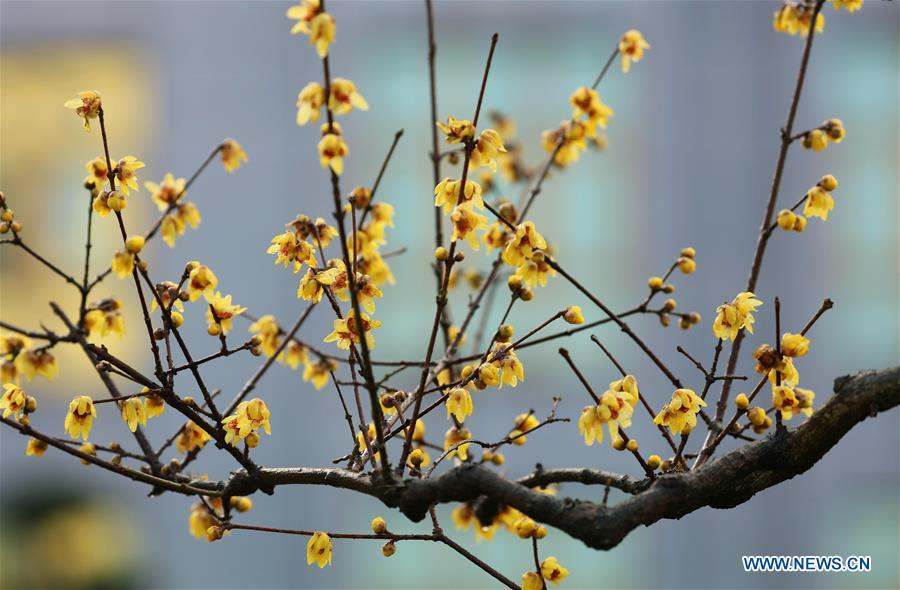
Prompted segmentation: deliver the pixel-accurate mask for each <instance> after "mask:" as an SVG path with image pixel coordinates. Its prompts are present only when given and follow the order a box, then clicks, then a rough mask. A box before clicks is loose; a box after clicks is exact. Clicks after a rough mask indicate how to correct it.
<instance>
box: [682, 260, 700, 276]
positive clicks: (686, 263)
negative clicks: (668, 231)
mask: <svg viewBox="0 0 900 590" xmlns="http://www.w3.org/2000/svg"><path fill="white" fill-rule="evenodd" d="M678 270H680V271H681V272H683V273H684V274H686V275H689V274H691V273H692V272H694V271H695V270H697V263H696V262H694V259H693V258H688V257H687V256H682V257H680V258H679V259H678Z"/></svg>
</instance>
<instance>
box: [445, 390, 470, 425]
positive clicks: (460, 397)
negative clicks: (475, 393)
mask: <svg viewBox="0 0 900 590" xmlns="http://www.w3.org/2000/svg"><path fill="white" fill-rule="evenodd" d="M446 406H447V419H448V420H449V419H450V416H455V417H456V420H457V421H458V422H464V421H465V419H466V416H471V415H472V411H473V406H472V396H471V395H469V392H468V391H467V390H466V389H464V388H462V387H454V388H453V389H451V390H450V391H448V392H447V402H446Z"/></svg>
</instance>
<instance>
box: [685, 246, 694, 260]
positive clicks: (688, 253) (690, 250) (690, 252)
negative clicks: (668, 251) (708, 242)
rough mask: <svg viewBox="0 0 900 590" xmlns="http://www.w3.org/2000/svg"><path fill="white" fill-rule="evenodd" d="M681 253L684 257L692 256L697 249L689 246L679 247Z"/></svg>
mask: <svg viewBox="0 0 900 590" xmlns="http://www.w3.org/2000/svg"><path fill="white" fill-rule="evenodd" d="M681 255H682V256H684V257H685V258H693V257H694V256H696V255H697V251H696V250H694V249H693V248H691V247H690V246H688V247H686V248H682V249H681Z"/></svg>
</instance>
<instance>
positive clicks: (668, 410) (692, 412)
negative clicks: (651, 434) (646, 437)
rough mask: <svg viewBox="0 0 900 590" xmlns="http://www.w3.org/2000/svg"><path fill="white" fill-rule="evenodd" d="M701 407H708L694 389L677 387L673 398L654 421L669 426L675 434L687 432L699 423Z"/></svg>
mask: <svg viewBox="0 0 900 590" xmlns="http://www.w3.org/2000/svg"><path fill="white" fill-rule="evenodd" d="M701 407H706V402H705V401H703V400H702V399H700V396H698V395H697V394H696V393H694V391H693V390H691V389H676V390H675V392H674V393H672V399H671V400H670V401H669V403H667V404H666V405H665V406H663V408H662V410H660V412H659V414H657V415H656V418H654V419H653V423H654V424H659V425H661V426H668V427H669V430H671V431H672V434H675V435H678V434H687V433H688V432H690V431H691V430H693V429H694V426H696V425H697V414H698V413H699V412H700V408H701Z"/></svg>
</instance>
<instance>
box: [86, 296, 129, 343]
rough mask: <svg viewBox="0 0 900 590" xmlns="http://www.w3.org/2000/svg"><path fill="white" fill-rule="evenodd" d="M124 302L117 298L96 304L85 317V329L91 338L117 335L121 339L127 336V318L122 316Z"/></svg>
mask: <svg viewBox="0 0 900 590" xmlns="http://www.w3.org/2000/svg"><path fill="white" fill-rule="evenodd" d="M121 310H122V302H121V301H119V300H118V299H116V298H115V297H110V298H108V299H104V300H102V301H99V302H97V303H94V304H93V305H91V306H90V308H89V309H88V312H87V313H86V314H85V315H84V328H85V330H87V333H88V337H89V338H103V337H105V336H108V335H109V334H115V335H117V336H118V337H119V338H121V337H122V336H124V335H125V317H124V316H123V315H122V311H121Z"/></svg>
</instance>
